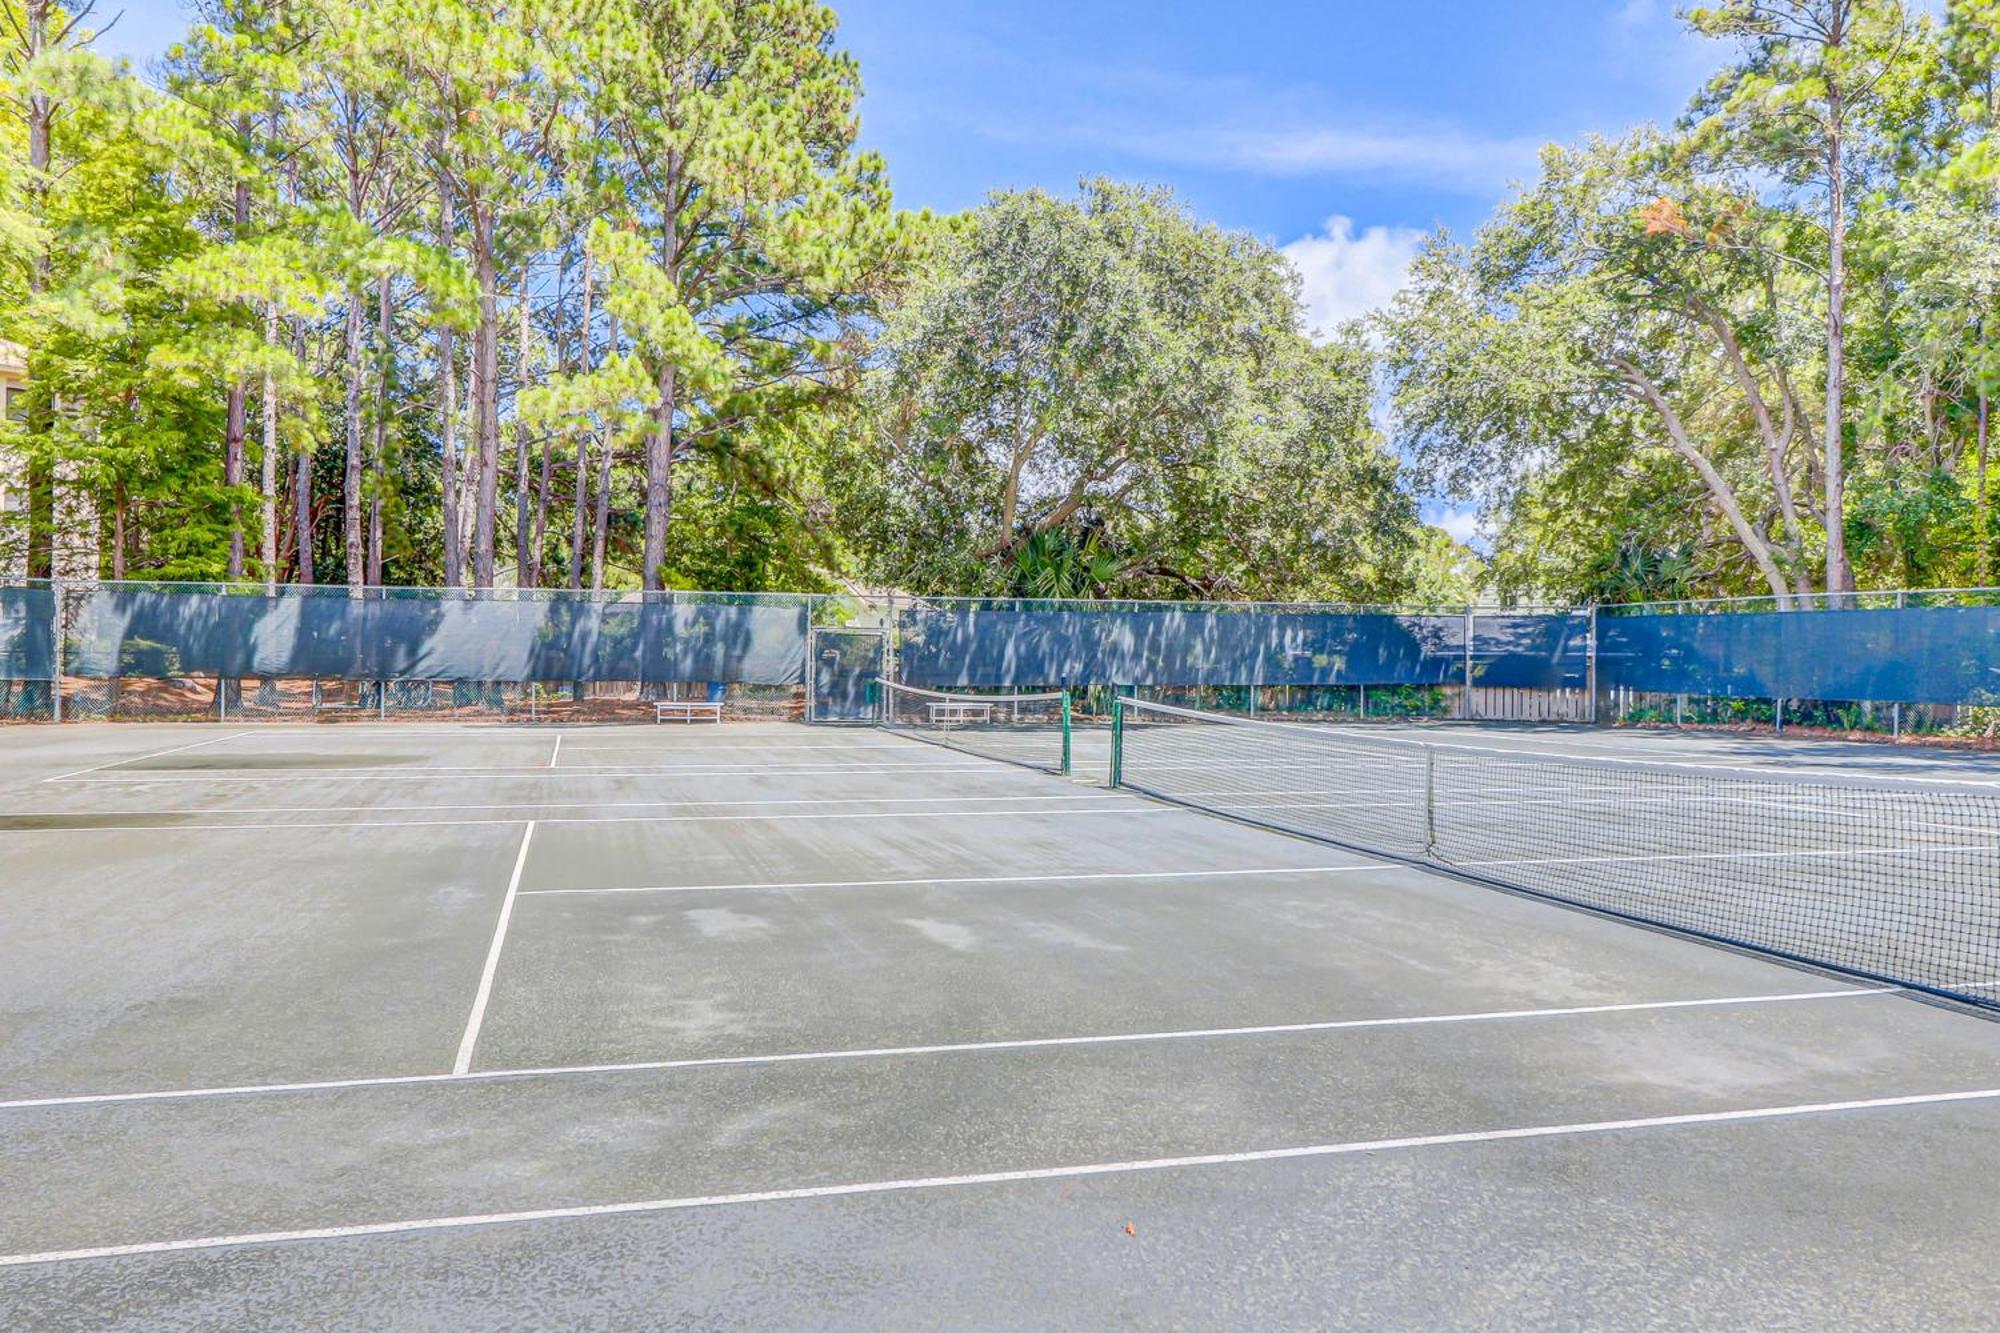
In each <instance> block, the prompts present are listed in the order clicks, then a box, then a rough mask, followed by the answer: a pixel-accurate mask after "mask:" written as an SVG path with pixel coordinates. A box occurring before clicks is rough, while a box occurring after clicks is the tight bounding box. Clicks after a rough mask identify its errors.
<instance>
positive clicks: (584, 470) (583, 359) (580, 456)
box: [569, 255, 593, 588]
mask: <svg viewBox="0 0 2000 1333" xmlns="http://www.w3.org/2000/svg"><path fill="white" fill-rule="evenodd" d="M590 278H591V273H590V256H589V255H585V256H584V257H583V320H582V323H581V325H580V328H579V332H580V335H581V336H580V337H579V338H578V339H577V357H576V360H577V369H578V370H579V371H580V372H581V373H583V374H585V375H588V374H589V373H590V372H591V370H592V369H593V366H592V356H591V351H592V348H591V344H590V315H591V309H590V298H591V283H590ZM574 500H575V503H574V504H572V505H571V506H570V529H569V586H570V587H571V588H581V587H582V586H583V543H584V541H585V539H586V536H587V534H588V533H589V518H588V515H589V512H590V435H589V432H587V431H580V432H578V434H577V437H576V494H575V496H574Z"/></svg>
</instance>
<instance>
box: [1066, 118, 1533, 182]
mask: <svg viewBox="0 0 2000 1333" xmlns="http://www.w3.org/2000/svg"><path fill="white" fill-rule="evenodd" d="M1079 137H1082V138H1086V139H1091V140H1094V141H1096V142H1098V143H1101V144H1103V145H1104V146H1106V147H1111V148H1116V149H1118V150H1120V151H1123V152H1128V153H1133V154H1136V155H1138V156H1140V157H1146V158H1151V159H1152V160H1154V161H1157V162H1171V163H1175V164H1178V165H1182V166H1198V167H1220V168H1223V169H1225V170H1230V171H1240V172H1244V173H1246V174H1250V175H1257V176H1278V177H1287V176H1335V177H1344V178H1349V179H1376V180H1396V181H1405V182H1415V183H1419V184H1423V185H1428V186H1432V187H1435V188H1441V189H1456V190H1464V191H1467V192H1470V193H1475V194H1486V193H1490V192H1493V191H1497V190H1502V189H1505V188H1507V187H1508V186H1509V185H1512V184H1513V183H1515V182H1516V181H1519V180H1522V179H1524V178H1526V177H1529V176H1532V175H1533V174H1534V171H1535V161H1536V154H1537V153H1538V152H1539V151H1540V150H1541V141H1540V140H1538V139H1526V138H1513V139H1496V138H1491V137H1487V136H1483V135H1476V134H1470V133H1467V132H1466V131H1464V130H1461V129H1458V128H1456V127H1453V126H1448V125H1447V126H1438V127H1433V128H1424V129H1416V130H1376V129H1357V128H1352V127H1345V126H1334V125H1323V124H1310V123H1308V124H1294V125H1293V126H1292V127H1290V128H1269V129H1267V128H1263V127H1261V126H1260V127H1258V128H1255V129H1241V128H1217V127H1205V126H1182V127H1177V128H1175V129H1171V130H1159V129H1148V130H1144V131H1137V132H1130V133H1120V132H1117V131H1102V130H1098V131H1084V132H1082V133H1081V134H1080V136H1079Z"/></svg>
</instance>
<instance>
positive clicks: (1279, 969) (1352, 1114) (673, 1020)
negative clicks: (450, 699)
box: [0, 724, 2000, 1328]
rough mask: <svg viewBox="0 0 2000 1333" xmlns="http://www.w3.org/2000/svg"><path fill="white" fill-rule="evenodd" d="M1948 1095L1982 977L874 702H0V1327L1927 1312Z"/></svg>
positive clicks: (1502, 1321) (1071, 1322)
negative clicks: (410, 714)
mask: <svg viewBox="0 0 2000 1333" xmlns="http://www.w3.org/2000/svg"><path fill="white" fill-rule="evenodd" d="M1537 743H1538V744H1539V743H1545V742H1537ZM1547 743H1552V742H1547ZM1079 755H1080V757H1079V769H1080V772H1082V773H1086V774H1088V773H1091V772H1092V771H1093V770H1092V769H1091V768H1090V766H1089V765H1088V764H1087V762H1086V760H1085V759H1084V758H1083V757H1082V755H1083V751H1082V750H1080V751H1079ZM1829 762H1831V761H1829ZM1996 1131H2000V1026H1996V1025H1995V1024H1994V1023H1992V1022H1990V1021H1987V1020H1985V1019H1982V1018H1978V1017H1973V1016H1970V1015H1968V1014H1966V1013H1963V1012H1960V1011H1957V1010H1953V1009H1948V1008H1944V1007H1940V1006H1937V1005H1933V1004H1928V1003H1921V1002H1918V1001H1916V1000H1913V999H1911V998H1908V997H1906V996H1903V995H1898V994H1894V993H1887V992H1885V991H1883V990H1882V989H1880V988H1876V987H1869V986H1864V985H1858V984H1854V983H1850V982H1845V981H1841V980H1837V979H1834V978H1831V977H1828V976H1826V975H1823V974H1817V973H1813V972H1808V971H1803V970H1799V969H1795V968H1790V967H1786V966H1781V965H1778V964H1775V963H1771V962H1768V961H1764V960H1762V959H1759V958H1756V957H1752V956H1749V955H1745V954H1741V953H1734V952H1729V951H1726V950H1723V949H1719V948H1713V947H1709V946H1705V945H1700V944H1696V943H1692V942H1689V941H1686V940H1683V939H1679V938H1675V937H1672V936H1668V935H1665V934H1661V933H1657V932H1653V931H1648V930H1644V929H1640V928H1637V927H1633V926H1629V925H1622V924H1618V923H1616V922H1613V921H1609V920H1606V919H1603V918H1599V917H1596V916H1592V915H1588V914H1585V913H1582V912H1577V911H1571V910H1566V909H1563V908H1560V907H1556V906H1552V905H1549V904H1546V903H1543V902H1539V901H1536V900H1532V899H1528V898H1524V897H1519V896H1514V895H1510V894H1506V893H1502V892H1498V891H1495V890H1490V889H1484V888H1480V887H1476V886H1473V885H1468V884H1464V883H1461V882H1458V881H1454V880H1449V879H1444V878H1440V877H1437V876H1435V875H1431V874H1428V873H1425V872H1422V871H1419V870H1415V869H1411V868H1407V867H1402V866H1390V865H1386V864H1384V863H1381V862H1377V861H1373V860H1371V859H1370V858H1368V857H1365V856H1361V855H1357V854H1353V853H1348V852H1342V851H1339V850H1337V849H1334V848H1329V847H1326V846H1322V845H1318V844H1314V843H1310V842H1306V841H1301V840H1296V839H1292V838H1288V837H1285V836H1282V835H1279V834H1275V833H1268V832H1264V831H1260V830H1258V829H1254V828H1249V827H1244V826H1241V825H1237V824H1232V823H1229V822H1226V821H1222V820H1218V819H1215V818H1212V817H1210V816H1207V815H1203V814H1199V813H1195V812H1193V811H1189V810H1184V809H1179V808H1175V807H1170V806H1165V805H1160V804H1155V803H1153V802H1150V801H1147V800H1144V799H1142V798H1139V797H1137V796H1133V795H1130V794H1123V793H1113V792H1107V791H1106V790H1104V789H1103V788H1102V787H1098V786H1092V785H1087V784H1086V783H1083V782H1066V781H1063V780H1061V779H1059V778H1055V777H1050V776H1046V775H1043V774H1039V773H1034V772H1030V771H1027V770H1025V769H1015V768H1010V767H1006V766H1003V765H999V764H993V763H988V762H984V761H981V760H978V759H973V758H969V757H967V756H964V755H961V754H958V753H955V752H952V751H949V750H944V749H940V748H938V747H936V746H932V745H925V744H922V743H919V742H916V741H911V740H905V739H900V738H897V737H895V736H893V735H886V734H884V733H880V732H875V731H866V730H836V729H828V728H805V727H796V726H786V725H779V724H770V725H754V724H731V725H727V726H721V727H713V726H705V727H675V726H667V727H635V728H604V729H581V728H578V729H571V730H567V731H563V732H556V731H551V730H535V729H515V728H462V729H454V728H448V727H415V726H413V727H373V726H371V727H353V728H329V727H322V728H287V727H273V728H261V727H260V728H253V729H246V730H241V731H238V730H232V729H222V728H214V729H206V728H205V729H200V730H192V729H187V728H164V727H163V728H147V727H136V726H132V727H99V728H79V729H75V730H62V731H58V730H55V729H13V730H7V731H0V1174H4V1178H5V1180H6V1181H7V1186H8V1187H7V1188H6V1189H4V1190H0V1324H3V1325H5V1326H7V1327H20V1328H27V1327H36V1328H67V1327H88V1328H101V1327H134V1328H136V1327H147V1328H152V1327H190V1326H192V1327H222V1326H230V1327H242V1326H266V1327H268V1326H296V1325H309V1326H327V1327H354V1326H369V1327H409V1326H422V1327H477V1328H490V1327H506V1326H539V1327H548V1326H560V1327H585V1326H591V1327H600V1326H633V1325H640V1326H733V1327H756V1328H770V1327H813V1328H823V1327H853V1328H882V1327H913V1326H914V1327H963V1326H968V1325H976V1326H1023V1325H1027V1326H1043V1327H1048V1326H1058V1327H1102V1326H1106V1325H1139V1326H1183V1327H1214V1326H1232V1327H1256V1328H1271V1327H1327V1326H1357V1325H1370V1326H1404V1327H1436V1326H1439V1325H1459V1326H1467V1325H1480V1326H1493V1325H1510V1326H1520V1325H1541V1326H1570V1327H1581V1326H1588V1327H1606V1326H1662V1327H1665V1326H1671V1327H1688V1326H1732V1327H1742V1326H1756V1327H1764V1328H1773V1327H1824V1326H1827V1325H1829V1324H1857V1325H1858V1324H1866V1325H1872V1326H1882V1327H1901V1328H1936V1327H1950V1326H1961V1327H1980V1326H1989V1325H1990V1323H1991V1313H1992V1311H1993V1310H1994V1309H1995V1308H1996V1306H2000V1269H1996V1267H1995V1266H1994V1265H1993V1264H1992V1262H1991V1255H1992V1254H1993V1253H1994V1252H1995V1247H1996V1244H2000V1193H1996V1191H1995V1190H1994V1189H1993V1188H1992V1182H1993V1181H1994V1180H1995V1179H1996V1178H2000V1134H1996Z"/></svg>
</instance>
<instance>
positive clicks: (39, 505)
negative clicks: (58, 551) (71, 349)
mask: <svg viewBox="0 0 2000 1333" xmlns="http://www.w3.org/2000/svg"><path fill="white" fill-rule="evenodd" d="M22 8H23V11H24V13H23V15H22V17H23V19H24V20H25V24H24V27H25V30H24V31H22V32H21V38H22V41H21V55H22V63H23V64H24V65H26V64H31V63H32V62H33V61H34V60H35V59H36V58H37V57H39V56H40V55H41V54H42V53H43V52H44V51H46V50H47V49H48V45H49V23H50V20H51V18H52V17H53V16H52V15H51V13H50V10H51V9H52V8H53V4H52V0H24V3H23V6H22ZM27 113H28V116H27V119H28V168H29V170H28V179H27V187H28V190H27V193H28V201H29V208H30V210H31V212H32V215H33V216H35V217H38V218H39V217H43V216H45V215H46V212H47V199H48V179H49V163H50V138H49V132H50V130H51V128H52V127H53V125H54V123H55V113H56V107H55V102H54V100H53V99H52V98H51V97H50V96H49V94H48V93H47V92H46V91H45V90H42V89H36V90H34V91H32V92H30V93H29V94H28V98H27ZM49 274H50V259H49V254H48V251H47V250H46V249H44V250H39V251H38V252H37V253H36V255H35V261H34V263H32V264H30V265H29V266H28V293H29V295H30V296H31V297H32V296H39V295H41V294H42V293H43V292H45V291H47V290H48V287H49ZM28 356H29V370H28V380H29V382H30V383H31V384H32V383H33V382H34V381H35V380H36V379H39V378H42V376H41V373H40V372H39V370H38V369H37V365H38V363H39V361H40V358H39V357H37V356H36V355H35V350H34V349H33V348H30V349H29V353H28ZM28 405H29V406H28V421H27V427H28V435H29V448H28V458H27V483H28V515H27V518H28V533H27V538H28V550H27V565H28V577H29V578H31V579H46V578H50V577H53V576H54V574H55V572H56V569H55V536H56V468H55V458H54V456H53V453H52V449H53V445H54V441H53V438H52V437H53V435H54V433H55V424H56V423H55V409H54V404H53V403H52V402H51V401H50V395H49V393H48V392H47V391H46V390H45V391H43V392H40V393H35V392H32V391H31V392H30V394H29V397H28Z"/></svg>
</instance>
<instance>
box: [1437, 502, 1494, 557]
mask: <svg viewBox="0 0 2000 1333" xmlns="http://www.w3.org/2000/svg"><path fill="white" fill-rule="evenodd" d="M1423 519H1424V522H1426V523H1428V524H1430V525H1431V526H1432V527H1434V528H1442V529H1443V530H1444V531H1445V533H1446V534H1447V535H1449V536H1450V537H1451V538H1452V539H1453V540H1454V541H1457V542H1459V543H1461V544H1462V545H1465V546H1470V547H1471V548H1473V549H1474V550H1475V551H1484V550H1485V549H1486V548H1487V544H1488V542H1489V541H1490V540H1491V536H1490V534H1488V533H1487V531H1486V528H1485V525H1484V524H1483V523H1481V522H1480V518H1479V508H1478V506H1476V505H1456V504H1450V503H1447V502H1445V501H1442V500H1430V501H1426V502H1425V504H1424V506H1423Z"/></svg>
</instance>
